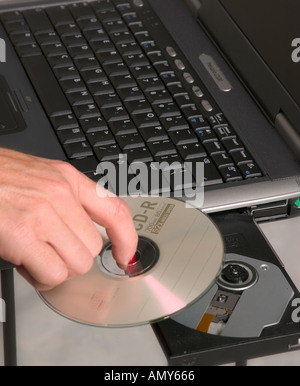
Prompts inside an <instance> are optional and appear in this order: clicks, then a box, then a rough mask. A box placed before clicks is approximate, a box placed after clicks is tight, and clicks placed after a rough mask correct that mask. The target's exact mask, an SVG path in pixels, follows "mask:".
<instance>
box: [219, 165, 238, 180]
mask: <svg viewBox="0 0 300 386" xmlns="http://www.w3.org/2000/svg"><path fill="white" fill-rule="evenodd" d="M219 170H220V173H221V175H222V177H223V179H224V181H225V182H232V181H238V180H242V179H243V177H242V175H241V173H240V172H239V170H238V168H237V167H236V166H225V167H222V168H220V169H219Z"/></svg>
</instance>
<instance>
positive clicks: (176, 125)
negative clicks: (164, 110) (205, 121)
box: [161, 115, 189, 131]
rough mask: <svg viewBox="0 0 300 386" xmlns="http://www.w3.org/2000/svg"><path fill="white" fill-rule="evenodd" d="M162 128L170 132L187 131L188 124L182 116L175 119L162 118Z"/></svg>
mask: <svg viewBox="0 0 300 386" xmlns="http://www.w3.org/2000/svg"><path fill="white" fill-rule="evenodd" d="M161 122H162V124H163V127H164V128H165V129H166V130H167V131H172V130H181V129H188V128H189V124H188V122H187V120H186V119H185V118H184V117H183V116H182V115H177V116H175V117H167V118H163V119H162V120H161Z"/></svg>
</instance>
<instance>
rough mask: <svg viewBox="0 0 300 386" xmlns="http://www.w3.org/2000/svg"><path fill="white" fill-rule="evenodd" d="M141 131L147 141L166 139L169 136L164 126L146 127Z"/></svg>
mask: <svg viewBox="0 0 300 386" xmlns="http://www.w3.org/2000/svg"><path fill="white" fill-rule="evenodd" d="M139 132H140V133H141V135H142V137H143V138H144V140H145V141H146V142H155V141H164V140H166V139H168V138H169V137H168V134H167V133H166V131H165V129H164V128H163V127H162V126H152V127H144V128H142V129H140V130H139Z"/></svg>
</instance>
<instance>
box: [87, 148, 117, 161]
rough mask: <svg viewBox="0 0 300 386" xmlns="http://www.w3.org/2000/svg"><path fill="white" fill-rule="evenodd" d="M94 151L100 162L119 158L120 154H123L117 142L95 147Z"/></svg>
mask: <svg viewBox="0 0 300 386" xmlns="http://www.w3.org/2000/svg"><path fill="white" fill-rule="evenodd" d="M94 152H95V154H96V156H97V158H98V160H99V161H100V162H101V161H110V160H115V159H119V155H120V154H122V151H121V149H120V148H119V146H118V145H117V144H114V145H105V146H103V145H102V146H99V147H94Z"/></svg>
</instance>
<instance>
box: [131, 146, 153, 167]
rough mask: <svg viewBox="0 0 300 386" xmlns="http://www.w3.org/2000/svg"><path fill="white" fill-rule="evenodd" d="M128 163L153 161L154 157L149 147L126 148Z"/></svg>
mask: <svg viewBox="0 0 300 386" xmlns="http://www.w3.org/2000/svg"><path fill="white" fill-rule="evenodd" d="M125 153H126V155H127V159H128V163H129V164H131V163H133V162H152V161H153V157H152V155H151V153H150V151H149V149H148V148H147V147H145V146H144V147H138V148H135V149H129V150H126V152H125Z"/></svg>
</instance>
